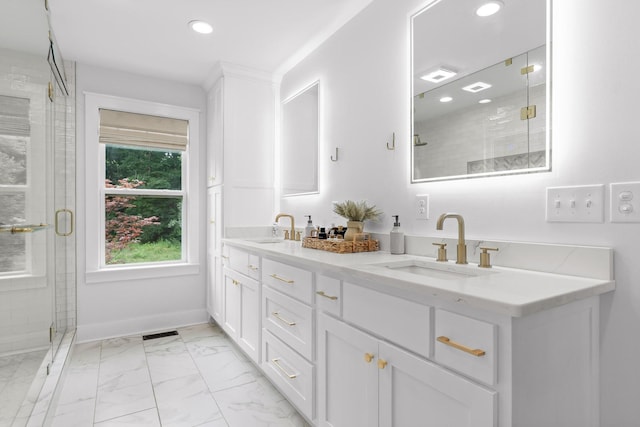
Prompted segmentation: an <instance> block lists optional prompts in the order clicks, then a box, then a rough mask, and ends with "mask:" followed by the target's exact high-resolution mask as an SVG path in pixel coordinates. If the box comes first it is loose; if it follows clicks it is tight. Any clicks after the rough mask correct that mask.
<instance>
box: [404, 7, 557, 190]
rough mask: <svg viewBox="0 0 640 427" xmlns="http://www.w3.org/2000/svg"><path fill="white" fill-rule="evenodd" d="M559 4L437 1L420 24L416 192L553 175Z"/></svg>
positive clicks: (415, 44) (415, 50) (416, 25)
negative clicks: (432, 185) (451, 183)
mask: <svg viewBox="0 0 640 427" xmlns="http://www.w3.org/2000/svg"><path fill="white" fill-rule="evenodd" d="M550 1H551V0H527V1H521V0H503V1H489V2H487V0H484V1H478V0H435V1H432V2H431V3H429V4H428V5H426V6H425V8H423V9H422V10H421V11H419V12H418V13H416V14H415V15H414V16H412V18H411V33H412V65H413V66H412V91H413V92H412V140H411V145H412V177H411V179H412V182H427V181H437V180H445V179H458V178H471V177H482V176H491V175H503V174H510V173H524V172H539V171H548V170H550V169H551V138H550V119H551V114H550V113H551V110H550V99H551V97H550V87H551V83H550V76H551V73H550V49H549V46H550V34H551V31H550V19H549V13H550V12H549V11H550ZM484 4H490V5H493V7H494V9H498V10H497V12H495V13H493V14H489V15H488V16H481V15H486V13H484V12H482V11H481V10H480V9H479V7H480V6H483V5H484Z"/></svg>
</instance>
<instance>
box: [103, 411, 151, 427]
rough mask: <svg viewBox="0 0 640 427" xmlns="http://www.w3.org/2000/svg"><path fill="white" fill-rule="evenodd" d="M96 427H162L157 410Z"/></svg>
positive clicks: (112, 420)
mask: <svg viewBox="0 0 640 427" xmlns="http://www.w3.org/2000/svg"><path fill="white" fill-rule="evenodd" d="M94 426H95V427H161V424H160V419H159V418H158V411H157V410H156V408H153V409H147V410H146V411H140V412H135V413H133V414H129V415H124V416H122V417H118V418H113V419H111V420H107V421H103V422H101V423H96V424H94Z"/></svg>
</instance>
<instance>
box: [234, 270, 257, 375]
mask: <svg viewBox="0 0 640 427" xmlns="http://www.w3.org/2000/svg"><path fill="white" fill-rule="evenodd" d="M258 290H259V286H258V282H256V281H255V280H253V279H249V278H247V277H245V278H242V279H240V327H239V329H238V345H239V346H240V347H241V348H242V349H243V350H244V351H245V352H247V354H248V355H249V357H251V358H252V359H253V360H254V361H255V362H256V363H260V357H259V351H260V295H259V292H258Z"/></svg>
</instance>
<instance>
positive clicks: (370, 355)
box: [364, 353, 374, 363]
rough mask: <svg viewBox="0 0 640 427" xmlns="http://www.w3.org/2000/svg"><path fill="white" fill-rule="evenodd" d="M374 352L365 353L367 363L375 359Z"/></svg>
mask: <svg viewBox="0 0 640 427" xmlns="http://www.w3.org/2000/svg"><path fill="white" fill-rule="evenodd" d="M373 357H374V356H373V354H371V353H365V354H364V361H365V362H367V363H371V361H372V360H373Z"/></svg>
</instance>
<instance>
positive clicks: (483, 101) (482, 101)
mask: <svg viewBox="0 0 640 427" xmlns="http://www.w3.org/2000/svg"><path fill="white" fill-rule="evenodd" d="M490 102H491V100H490V99H489V98H485V99H481V100H480V101H478V104H488V103H490Z"/></svg>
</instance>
